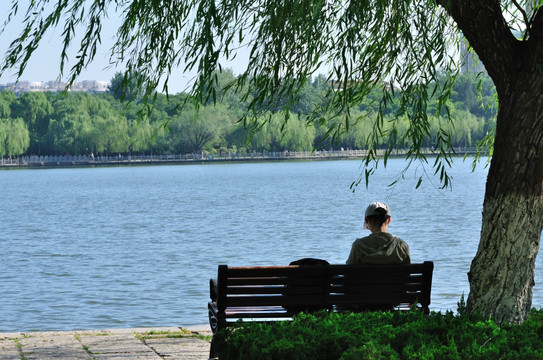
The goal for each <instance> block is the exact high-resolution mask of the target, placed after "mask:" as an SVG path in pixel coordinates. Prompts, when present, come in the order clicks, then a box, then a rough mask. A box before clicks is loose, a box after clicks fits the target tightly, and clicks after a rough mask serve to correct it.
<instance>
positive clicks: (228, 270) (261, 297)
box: [217, 261, 434, 316]
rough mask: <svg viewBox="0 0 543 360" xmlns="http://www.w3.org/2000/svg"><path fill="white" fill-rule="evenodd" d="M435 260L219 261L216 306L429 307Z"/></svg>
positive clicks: (294, 308) (424, 309)
mask: <svg viewBox="0 0 543 360" xmlns="http://www.w3.org/2000/svg"><path fill="white" fill-rule="evenodd" d="M433 268H434V264H433V262H430V261H427V262H424V263H421V264H409V265H325V266H308V265H291V266H264V267H228V266H227V265H219V273H218V279H217V280H218V281H217V283H218V289H217V290H218V291H217V308H218V310H219V311H224V310H225V309H226V308H243V307H255V306H261V307H265V306H282V307H284V308H286V309H293V310H291V311H289V312H287V313H286V314H285V316H288V315H289V314H290V313H293V312H295V311H297V310H300V309H303V308H308V309H316V308H322V309H332V308H341V307H354V308H356V307H359V308H360V309H364V308H369V309H371V308H372V306H381V305H386V306H388V305H391V306H395V305H398V304H400V303H406V304H413V303H417V304H418V305H419V306H420V307H421V308H422V309H423V311H424V312H425V313H428V312H429V305H430V293H431V286H432V272H433Z"/></svg>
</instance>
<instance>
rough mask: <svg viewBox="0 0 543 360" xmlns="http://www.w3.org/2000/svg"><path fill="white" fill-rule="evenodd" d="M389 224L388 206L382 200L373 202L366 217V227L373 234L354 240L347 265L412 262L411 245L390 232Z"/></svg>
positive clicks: (367, 210)
mask: <svg viewBox="0 0 543 360" xmlns="http://www.w3.org/2000/svg"><path fill="white" fill-rule="evenodd" d="M389 224H390V210H389V208H388V206H387V205H386V204H385V203H382V202H374V203H371V204H370V205H369V206H368V208H367V209H366V213H365V218H364V228H365V229H368V230H369V231H371V234H370V235H368V236H365V237H363V238H359V239H356V240H355V241H354V243H353V246H352V248H351V253H350V254H349V258H348V259H347V265H356V264H409V263H411V257H410V254H409V246H408V245H407V243H406V242H405V241H403V240H402V239H400V238H399V237H397V236H394V235H392V234H390V233H389V232H388V225H389Z"/></svg>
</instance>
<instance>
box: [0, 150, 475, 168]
mask: <svg viewBox="0 0 543 360" xmlns="http://www.w3.org/2000/svg"><path fill="white" fill-rule="evenodd" d="M384 153H385V152H384V150H377V153H376V154H375V155H376V156H377V157H383V156H384ZM422 153H423V154H424V155H426V156H435V155H436V154H435V152H433V151H432V150H431V149H426V150H425V151H423V152H422ZM455 153H456V155H457V156H464V155H473V154H475V153H476V149H475V148H459V149H455ZM367 155H368V151H367V150H343V149H342V150H315V151H278V152H265V153H255V152H253V153H234V152H230V153H223V154H206V153H196V154H186V155H153V154H138V155H121V154H118V155H107V156H95V155H93V154H90V155H69V154H67V155H61V156H24V157H17V158H1V159H0V169H8V168H57V167H99V166H100V167H102V166H127V165H128V166H138V165H175V164H206V163H229V162H261V161H307V160H346V159H364V158H365V157H366V156H367ZM406 155H407V150H395V151H393V153H392V154H391V155H390V156H391V157H402V156H406Z"/></svg>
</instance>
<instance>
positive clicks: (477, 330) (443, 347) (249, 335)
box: [213, 309, 543, 360]
mask: <svg viewBox="0 0 543 360" xmlns="http://www.w3.org/2000/svg"><path fill="white" fill-rule="evenodd" d="M213 342H214V346H216V347H217V349H218V350H219V358H220V359H263V360H264V359H266V360H267V359H282V360H284V359H292V360H294V359H323V360H331V359H339V360H354V359H440V360H447V359H451V360H453V359H454V360H461V359H481V360H483V359H488V360H494V359H511V360H512V359H526V360H528V359H530V360H534V359H543V310H535V309H534V310H532V312H531V314H530V317H529V318H528V320H527V321H526V322H525V323H523V324H522V325H507V324H505V325H502V326H498V325H497V324H496V323H495V322H494V321H492V319H485V318H482V317H478V316H473V315H472V316H467V315H465V314H458V315H455V314H453V312H450V311H449V312H446V313H445V314H442V313H440V312H439V313H436V312H432V313H431V314H430V315H429V316H425V315H424V314H422V313H421V312H419V311H411V312H403V313H402V312H366V313H326V312H318V313H314V314H303V313H301V314H299V315H298V316H296V317H295V318H294V320H293V321H292V322H289V321H278V322H269V323H262V322H243V323H242V322H239V323H237V324H236V325H235V326H234V327H232V328H228V329H225V330H221V331H220V332H219V333H218V334H216V335H215V336H214V338H213Z"/></svg>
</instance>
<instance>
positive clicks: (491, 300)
mask: <svg viewBox="0 0 543 360" xmlns="http://www.w3.org/2000/svg"><path fill="white" fill-rule="evenodd" d="M437 2H438V4H440V5H441V6H443V8H444V9H445V10H446V11H447V12H448V13H449V15H450V16H451V17H452V18H453V19H454V21H455V22H456V23H457V25H458V27H459V28H460V30H461V31H462V34H463V35H464V36H465V37H466V39H467V40H468V41H469V43H470V45H471V46H472V47H473V49H474V50H475V52H476V53H477V55H478V56H479V59H480V60H481V61H482V62H483V64H484V65H485V68H486V70H487V72H488V74H489V76H490V77H491V78H492V80H493V81H494V84H495V85H496V91H497V94H498V102H499V108H498V118H497V122H496V137H495V141H494V153H493V156H492V161H491V165H490V170H489V173H488V178H487V183H486V192H485V200H484V204H483V224H482V230H481V241H480V243H479V248H478V250H477V254H476V256H475V258H474V259H473V261H472V263H471V270H470V273H469V281H470V294H469V296H468V302H467V307H468V311H470V312H472V313H477V312H479V313H481V314H482V315H485V316H492V318H493V319H494V320H495V321H497V322H498V323H502V322H508V323H521V322H523V321H524V320H525V319H526V318H527V316H528V315H529V311H530V308H531V304H532V288H533V285H534V267H535V259H536V255H537V252H538V249H539V240H540V237H541V230H542V229H543V193H542V191H543V154H542V151H543V139H542V138H543V73H541V65H540V64H541V63H543V11H542V10H541V9H538V11H537V13H536V14H534V16H531V17H530V18H531V21H532V22H531V26H530V31H529V33H528V36H527V38H525V39H523V40H520V39H517V38H516V37H515V36H514V35H513V34H512V32H511V29H510V28H509V26H508V24H507V21H506V19H505V18H504V16H503V13H502V7H501V2H500V1H497V0H455V1H447V0H437ZM529 15H531V14H529ZM459 241H462V240H461V239H460V240H459Z"/></svg>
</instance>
